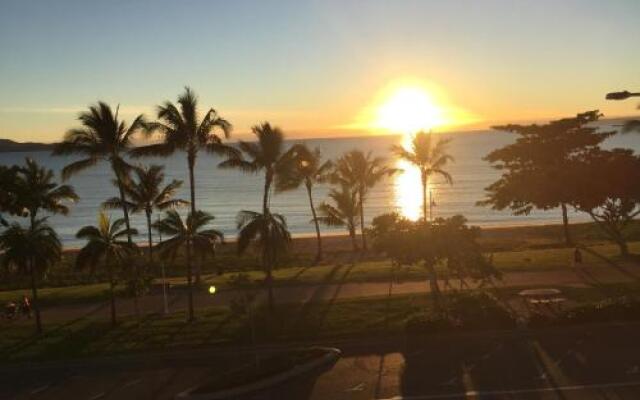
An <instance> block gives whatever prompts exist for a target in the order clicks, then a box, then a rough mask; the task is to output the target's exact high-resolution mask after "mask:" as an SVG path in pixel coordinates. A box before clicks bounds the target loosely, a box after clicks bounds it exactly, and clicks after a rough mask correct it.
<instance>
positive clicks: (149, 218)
mask: <svg viewBox="0 0 640 400" xmlns="http://www.w3.org/2000/svg"><path fill="white" fill-rule="evenodd" d="M145 213H146V215H147V236H148V238H149V268H151V266H152V265H153V237H152V235H151V211H149V210H146V211H145Z"/></svg>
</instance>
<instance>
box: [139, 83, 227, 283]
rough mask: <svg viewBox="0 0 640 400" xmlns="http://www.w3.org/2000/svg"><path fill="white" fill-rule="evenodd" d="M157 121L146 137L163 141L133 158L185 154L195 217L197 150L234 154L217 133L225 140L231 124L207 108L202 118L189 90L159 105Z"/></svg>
mask: <svg viewBox="0 0 640 400" xmlns="http://www.w3.org/2000/svg"><path fill="white" fill-rule="evenodd" d="M157 117H158V121H157V122H152V123H149V124H147V134H149V135H150V134H152V133H154V132H158V133H160V135H161V136H162V142H160V143H155V144H151V145H148V146H141V147H138V148H136V149H134V150H133V151H132V152H131V154H132V155H133V156H134V157H141V156H165V157H166V156H168V155H170V154H173V153H174V152H176V151H184V152H186V153H187V166H188V168H189V192H190V195H191V197H190V199H191V214H194V215H195V214H196V210H197V208H196V182H195V172H194V171H195V166H196V160H197V158H198V154H199V152H200V150H203V151H206V152H208V153H214V154H218V155H223V156H229V155H235V154H237V150H236V149H235V148H234V147H232V146H229V145H226V144H224V143H223V142H222V138H221V137H220V136H218V134H217V132H218V131H220V132H221V133H222V134H223V136H224V137H225V138H229V136H230V135H231V123H229V121H227V120H225V119H223V118H222V117H220V115H218V113H217V112H216V110H214V109H213V108H210V109H209V110H208V111H207V112H206V113H205V114H204V116H202V119H200V114H199V112H198V97H197V96H196V94H195V93H194V92H193V90H191V88H189V87H185V91H184V93H183V94H181V95H180V96H179V97H178V104H177V105H175V104H173V103H171V102H170V101H165V102H164V103H163V104H162V105H160V106H158V110H157ZM196 268H197V269H196V282H197V283H200V268H199V266H196Z"/></svg>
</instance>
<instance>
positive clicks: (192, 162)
mask: <svg viewBox="0 0 640 400" xmlns="http://www.w3.org/2000/svg"><path fill="white" fill-rule="evenodd" d="M187 161H188V163H189V191H190V194H191V215H195V214H196V179H195V175H194V170H195V166H196V154H195V152H193V151H190V152H189V153H188V154H187ZM187 256H188V257H189V258H190V256H191V246H190V243H189V242H187ZM187 263H188V268H189V270H191V260H188V261H187ZM189 274H191V272H189ZM190 279H191V278H189V280H190ZM200 283H201V274H200V264H198V263H196V285H200ZM189 290H191V283H190V284H189ZM190 293H191V292H190ZM189 296H190V297H189V299H190V300H189V301H190V302H193V298H192V297H193V294H190V295H189ZM192 314H193V310H191V311H190V317H189V320H191V319H193V315H192Z"/></svg>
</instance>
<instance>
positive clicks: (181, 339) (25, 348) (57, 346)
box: [0, 283, 640, 363]
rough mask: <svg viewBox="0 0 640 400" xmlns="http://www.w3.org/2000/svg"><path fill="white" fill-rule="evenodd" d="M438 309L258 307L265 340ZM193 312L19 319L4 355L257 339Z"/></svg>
mask: <svg viewBox="0 0 640 400" xmlns="http://www.w3.org/2000/svg"><path fill="white" fill-rule="evenodd" d="M521 289H522V288H506V289H490V290H489V293H492V294H493V295H494V296H496V298H498V299H500V301H502V302H504V301H505V299H509V298H512V299H513V298H514V297H516V296H517V292H518V291H519V290H521ZM638 289H640V284H638V283H633V284H616V285H607V286H606V287H599V288H563V294H564V295H565V296H566V297H567V298H568V299H569V300H570V301H571V302H572V304H586V303H593V302H597V301H600V300H602V299H605V298H607V297H609V296H611V295H624V294H634V293H637V292H638ZM431 310H432V304H431V299H430V297H428V296H426V295H425V294H413V295H395V296H392V297H386V296H382V297H371V298H360V299H353V300H338V301H335V302H318V303H307V304H285V305H279V306H278V307H277V309H276V312H275V314H273V315H270V314H269V313H268V312H267V310H266V309H260V310H258V311H257V312H256V313H255V319H254V320H255V326H256V332H257V338H258V339H257V341H258V344H267V343H283V342H286V343H291V342H296V341H302V342H303V341H314V340H333V339H343V338H361V337H367V338H375V337H377V336H386V335H398V334H402V333H403V332H404V329H405V325H406V322H407V321H408V320H409V319H411V318H412V317H415V316H417V315H424V314H425V313H430V312H432V311H431ZM185 317H186V316H185V314H184V313H174V314H171V315H169V316H163V315H147V316H145V317H144V318H141V319H135V318H133V317H127V318H123V319H121V320H120V324H119V325H118V326H117V327H116V328H111V327H110V325H109V323H108V322H107V321H101V320H89V319H81V320H77V321H73V322H69V323H65V324H48V325H46V326H45V333H44V335H43V336H42V337H40V338H35V337H34V336H33V330H34V328H33V325H32V321H21V322H19V323H12V324H11V325H5V326H3V329H2V332H1V333H0V359H1V360H3V361H4V362H5V363H10V362H16V361H24V360H39V359H47V360H56V359H72V358H83V357H94V356H102V355H119V354H130V353H135V352H148V351H161V350H178V349H187V348H189V349H193V348H198V347H203V346H209V347H210V346H228V345H238V344H244V345H248V344H250V337H251V333H250V332H251V330H250V323H249V318H248V317H247V315H238V314H233V313H232V312H231V310H230V309H228V308H227V307H211V308H206V309H198V310H197V319H196V321H194V322H193V323H187V322H185V319H186V318H185ZM0 363H2V361H0Z"/></svg>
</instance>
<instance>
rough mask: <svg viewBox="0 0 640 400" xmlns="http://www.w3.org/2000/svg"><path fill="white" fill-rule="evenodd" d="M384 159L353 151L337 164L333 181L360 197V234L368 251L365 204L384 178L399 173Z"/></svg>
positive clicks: (363, 245)
mask: <svg viewBox="0 0 640 400" xmlns="http://www.w3.org/2000/svg"><path fill="white" fill-rule="evenodd" d="M385 162H386V160H385V159H384V158H382V157H373V155H372V153H371V152H368V153H366V154H365V153H363V152H362V151H360V150H351V151H350V152H348V153H346V154H344V155H343V156H342V157H340V159H338V161H337V162H336V168H335V172H334V173H333V176H332V181H333V182H334V183H337V184H339V185H341V186H346V187H348V188H352V189H353V190H355V193H356V194H357V195H358V206H359V210H358V211H359V214H360V232H361V234H362V248H363V249H364V250H366V249H367V239H366V237H365V231H364V203H365V201H366V198H367V194H368V191H369V189H371V188H372V187H374V186H375V185H377V184H378V183H379V182H380V181H381V180H382V179H383V178H384V177H386V176H390V175H393V174H394V173H396V172H397V170H396V169H394V168H389V167H387V166H385V165H384V164H385Z"/></svg>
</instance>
